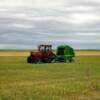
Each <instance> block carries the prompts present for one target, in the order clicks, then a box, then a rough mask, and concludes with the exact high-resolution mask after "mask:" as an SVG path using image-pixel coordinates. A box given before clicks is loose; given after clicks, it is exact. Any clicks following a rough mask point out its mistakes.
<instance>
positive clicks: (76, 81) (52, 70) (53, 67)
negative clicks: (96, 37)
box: [0, 56, 100, 100]
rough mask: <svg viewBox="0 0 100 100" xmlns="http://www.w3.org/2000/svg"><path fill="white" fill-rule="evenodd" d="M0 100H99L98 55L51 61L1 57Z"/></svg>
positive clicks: (99, 63) (99, 70) (99, 57)
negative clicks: (28, 61) (36, 61)
mask: <svg viewBox="0 0 100 100" xmlns="http://www.w3.org/2000/svg"><path fill="white" fill-rule="evenodd" d="M0 100H100V56H76V57H75V62H73V63H50V64H48V63H47V64H27V62H26V57H18V56H15V57H14V56H12V57H0Z"/></svg>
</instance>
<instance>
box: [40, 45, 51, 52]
mask: <svg viewBox="0 0 100 100" xmlns="http://www.w3.org/2000/svg"><path fill="white" fill-rule="evenodd" d="M38 50H39V51H41V52H48V51H52V45H39V47H38Z"/></svg>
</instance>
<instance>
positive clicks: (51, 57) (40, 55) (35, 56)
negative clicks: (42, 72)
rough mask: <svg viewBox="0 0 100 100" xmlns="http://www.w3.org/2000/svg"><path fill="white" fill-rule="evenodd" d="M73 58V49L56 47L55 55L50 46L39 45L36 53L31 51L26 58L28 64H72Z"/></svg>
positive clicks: (62, 46)
mask: <svg viewBox="0 0 100 100" xmlns="http://www.w3.org/2000/svg"><path fill="white" fill-rule="evenodd" d="M74 56H75V53H74V50H73V48H71V47H70V46H68V45H61V46H58V47H57V51H56V54H55V53H53V51H52V45H39V47H38V51H31V53H30V56H29V57H28V58H27V62H28V63H41V62H44V63H51V62H56V61H58V62H66V61H69V62H72V61H73V57H74Z"/></svg>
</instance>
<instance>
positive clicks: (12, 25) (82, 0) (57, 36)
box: [0, 0, 100, 49]
mask: <svg viewBox="0 0 100 100" xmlns="http://www.w3.org/2000/svg"><path fill="white" fill-rule="evenodd" d="M39 44H52V45H53V46H54V47H56V46H57V45H60V44H69V45H71V46H72V47H74V48H99V49H100V0H0V48H34V47H35V48H36V47H37V45H39Z"/></svg>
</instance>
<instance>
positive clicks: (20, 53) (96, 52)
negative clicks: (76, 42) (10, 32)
mask: <svg viewBox="0 0 100 100" xmlns="http://www.w3.org/2000/svg"><path fill="white" fill-rule="evenodd" d="M30 51H32V50H0V56H28V55H29V54H30ZM34 51H36V50H34ZM53 51H54V52H55V53H56V50H53ZM75 54H76V56H80V55H82V56H87V55H88V56H92V55H94V56H100V50H75Z"/></svg>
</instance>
